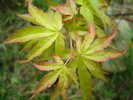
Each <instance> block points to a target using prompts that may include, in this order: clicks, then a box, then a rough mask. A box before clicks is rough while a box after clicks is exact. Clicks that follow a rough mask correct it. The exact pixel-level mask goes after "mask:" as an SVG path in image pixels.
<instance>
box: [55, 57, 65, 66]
mask: <svg viewBox="0 0 133 100" xmlns="http://www.w3.org/2000/svg"><path fill="white" fill-rule="evenodd" d="M53 57H54V59H55V61H56V62H57V63H58V64H61V65H63V64H64V62H63V61H62V59H61V58H60V57H59V56H57V55H53Z"/></svg>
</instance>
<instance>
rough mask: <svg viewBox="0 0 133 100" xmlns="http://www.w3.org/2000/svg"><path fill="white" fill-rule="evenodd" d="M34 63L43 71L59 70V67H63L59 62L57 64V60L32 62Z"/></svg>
mask: <svg viewBox="0 0 133 100" xmlns="http://www.w3.org/2000/svg"><path fill="white" fill-rule="evenodd" d="M32 64H33V65H34V66H35V67H36V68H37V69H39V70H41V71H50V70H57V69H59V68H61V67H62V66H60V65H59V64H57V63H56V62H41V63H34V62H32Z"/></svg>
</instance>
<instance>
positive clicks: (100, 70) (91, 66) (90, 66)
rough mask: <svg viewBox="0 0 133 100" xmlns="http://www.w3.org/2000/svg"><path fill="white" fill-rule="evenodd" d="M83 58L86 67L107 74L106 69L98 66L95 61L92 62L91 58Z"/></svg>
mask: <svg viewBox="0 0 133 100" xmlns="http://www.w3.org/2000/svg"><path fill="white" fill-rule="evenodd" d="M82 59H83V62H84V64H85V65H86V67H87V68H88V69H89V70H93V71H96V72H97V73H98V72H99V73H103V74H107V73H106V72H105V71H104V70H102V68H100V67H99V66H97V65H96V64H95V63H94V62H92V61H90V60H89V59H86V58H84V57H83V58H82Z"/></svg>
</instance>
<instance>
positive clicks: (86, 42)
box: [82, 22, 96, 51]
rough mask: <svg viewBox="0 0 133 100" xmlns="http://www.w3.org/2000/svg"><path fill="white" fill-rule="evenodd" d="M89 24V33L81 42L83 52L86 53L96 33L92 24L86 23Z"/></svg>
mask: <svg viewBox="0 0 133 100" xmlns="http://www.w3.org/2000/svg"><path fill="white" fill-rule="evenodd" d="M88 24H89V31H88V32H87V33H86V34H85V38H84V40H83V47H82V48H83V50H84V51H86V50H87V49H88V47H89V46H90V44H91V43H92V42H93V41H94V38H95V36H96V31H95V28H94V26H93V24H92V23H90V22H88Z"/></svg>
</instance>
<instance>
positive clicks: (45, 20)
mask: <svg viewBox="0 0 133 100" xmlns="http://www.w3.org/2000/svg"><path fill="white" fill-rule="evenodd" d="M28 7H29V8H28V11H29V13H30V15H31V16H32V18H33V19H34V20H35V21H37V22H38V23H40V24H41V25H42V26H44V27H46V28H48V29H51V30H57V26H56V24H55V23H54V21H53V20H52V19H51V18H50V16H49V15H48V14H47V13H45V12H43V10H41V9H38V8H37V7H35V6H33V5H32V4H31V3H29V6H28Z"/></svg>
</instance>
